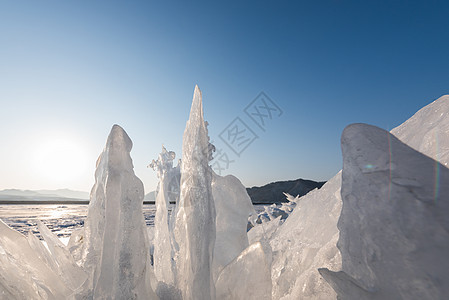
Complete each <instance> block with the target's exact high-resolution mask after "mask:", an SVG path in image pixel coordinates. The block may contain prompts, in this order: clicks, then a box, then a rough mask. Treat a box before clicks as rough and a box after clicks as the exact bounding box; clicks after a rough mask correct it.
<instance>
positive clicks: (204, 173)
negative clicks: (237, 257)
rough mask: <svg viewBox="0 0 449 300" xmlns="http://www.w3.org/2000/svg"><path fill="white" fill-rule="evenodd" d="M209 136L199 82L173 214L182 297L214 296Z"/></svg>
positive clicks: (212, 205) (213, 215) (186, 134)
mask: <svg viewBox="0 0 449 300" xmlns="http://www.w3.org/2000/svg"><path fill="white" fill-rule="evenodd" d="M208 148H209V137H208V135H207V128H206V124H205V122H204V119H203V106H202V99H201V91H200V89H199V88H198V86H196V87H195V92H194V96H193V101H192V108H191V111H190V117H189V120H188V121H187V125H186V128H185V131H184V136H183V143H182V164H181V197H180V202H179V206H178V212H177V216H176V227H177V228H178V229H179V230H178V232H177V233H178V235H177V236H176V241H177V243H178V245H179V248H180V250H179V255H178V257H177V267H178V273H177V275H178V288H179V289H180V290H181V291H182V295H183V299H184V300H188V299H198V300H202V299H215V287H214V282H213V278H212V259H213V251H214V245H215V204H214V200H213V198H212V188H211V182H212V173H211V168H210V167H209V164H208V163H209V157H208V155H209V153H208V151H207V149H208Z"/></svg>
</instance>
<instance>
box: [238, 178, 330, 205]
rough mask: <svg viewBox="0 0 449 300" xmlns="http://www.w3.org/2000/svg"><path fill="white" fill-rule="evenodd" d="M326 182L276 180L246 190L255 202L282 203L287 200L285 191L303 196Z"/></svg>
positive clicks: (294, 195)
mask: <svg viewBox="0 0 449 300" xmlns="http://www.w3.org/2000/svg"><path fill="white" fill-rule="evenodd" d="M325 183H326V181H321V182H317V181H313V180H305V179H296V180H288V181H276V182H272V183H269V184H266V185H264V186H260V187H259V186H255V187H252V188H247V189H246V191H247V192H248V195H249V197H250V198H251V201H252V202H253V204H271V203H281V202H286V199H285V195H284V194H283V193H288V194H290V195H292V196H293V197H296V196H300V197H301V196H304V195H305V194H307V193H308V192H310V191H311V190H313V189H316V188H318V189H319V188H321V187H322V186H323V184H325Z"/></svg>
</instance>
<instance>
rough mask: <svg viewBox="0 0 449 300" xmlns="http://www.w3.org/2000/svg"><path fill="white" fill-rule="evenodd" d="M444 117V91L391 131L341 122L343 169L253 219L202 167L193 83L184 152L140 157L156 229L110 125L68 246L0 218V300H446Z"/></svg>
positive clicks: (231, 185)
mask: <svg viewBox="0 0 449 300" xmlns="http://www.w3.org/2000/svg"><path fill="white" fill-rule="evenodd" d="M448 114H449V97H448V96H444V97H441V98H440V99H438V100H436V101H435V102H433V103H431V104H429V105H428V106H426V107H424V108H423V109H421V110H420V111H419V112H417V113H416V114H415V115H414V116H413V117H412V118H410V119H409V120H408V121H406V122H405V123H403V124H402V125H400V126H399V127H397V128H395V129H393V130H392V131H391V133H389V132H386V131H384V130H382V129H379V128H377V127H374V126H370V125H365V124H353V125H350V126H348V127H347V128H346V129H345V130H344V132H343V135H342V153H343V169H342V171H340V172H339V173H338V174H336V175H335V176H334V177H333V178H332V179H330V180H329V181H328V182H327V183H326V184H325V185H324V186H323V187H322V188H321V189H318V190H313V191H312V192H310V193H309V194H307V195H305V196H303V197H301V198H298V197H294V196H291V195H288V194H286V197H287V199H286V200H287V201H286V202H285V203H283V204H282V205H272V206H266V207H265V210H264V211H263V212H260V213H259V214H257V213H256V212H255V210H254V207H253V206H252V203H251V199H250V198H249V196H248V194H247V192H246V189H245V187H244V186H243V184H242V183H241V182H240V181H239V180H238V179H237V178H236V177H234V176H231V175H228V176H224V177H223V176H219V175H217V174H215V173H214V171H213V170H212V169H211V167H210V166H209V163H210V161H211V159H212V156H213V150H214V146H213V145H212V144H211V143H210V142H209V136H208V130H207V122H205V121H204V117H203V106H202V95H201V91H200V90H199V88H198V87H197V86H196V87H195V90H194V96H193V101H192V107H191V111H190V116H189V120H188V121H187V125H186V129H185V132H184V136H183V144H182V160H181V161H180V162H178V165H177V166H176V167H174V166H173V161H174V159H175V153H174V152H172V151H167V149H166V148H165V147H163V148H162V152H161V153H160V155H159V157H158V159H156V160H153V162H152V163H151V165H150V166H151V167H152V168H153V169H154V170H155V171H157V174H158V177H159V185H158V190H157V196H156V208H157V210H156V216H155V226H154V229H149V228H147V227H146V226H145V221H144V218H143V214H142V205H143V197H144V190H143V184H142V182H141V181H140V180H139V178H137V177H136V175H135V174H134V170H133V162H132V159H131V157H130V151H131V148H132V142H131V139H130V138H129V137H128V135H127V134H126V132H125V131H124V130H123V129H122V128H121V127H120V126H118V125H114V126H113V127H112V130H111V133H110V134H109V137H108V139H107V142H106V146H105V148H104V150H103V152H102V153H101V155H100V157H99V158H98V161H97V168H96V171H95V185H94V186H93V188H92V191H91V198H90V204H89V210H88V217H87V220H86V222H85V226H84V228H83V229H81V230H77V231H74V232H73V233H72V236H71V238H70V240H69V242H68V245H67V246H66V245H64V244H63V243H62V242H61V241H60V240H59V239H58V238H57V237H56V236H55V235H54V234H53V233H52V232H51V231H50V229H49V228H47V227H46V226H45V225H44V224H42V223H39V224H38V227H39V231H40V234H41V236H42V237H43V239H44V242H45V245H44V243H42V242H41V241H40V240H38V238H37V237H36V236H34V235H33V234H31V233H30V234H29V235H28V236H24V235H22V234H21V233H19V232H16V231H14V230H13V229H11V228H9V227H8V226H7V225H6V224H5V223H3V222H2V221H0V299H184V300H188V299H276V300H277V299H284V300H285V299H336V298H337V297H338V298H340V299H443V298H445V295H447V294H448V293H449V271H448V270H449V260H448V259H447V253H449V219H448V218H447V215H448V214H449V190H448V185H447V182H449V170H448V169H447V167H446V166H447V164H448V163H449V144H448V141H449V116H448ZM179 182H180V185H179ZM172 201H176V206H175V208H174V209H173V212H172V213H171V214H169V203H170V202H172Z"/></svg>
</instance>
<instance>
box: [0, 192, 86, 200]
mask: <svg viewBox="0 0 449 300" xmlns="http://www.w3.org/2000/svg"><path fill="white" fill-rule="evenodd" d="M77 200H78V201H87V200H89V193H88V192H81V191H73V190H69V189H59V190H37V191H32V190H19V189H6V190H1V191H0V201H1V202H5V201H26V202H31V201H35V202H39V201H50V202H56V201H77Z"/></svg>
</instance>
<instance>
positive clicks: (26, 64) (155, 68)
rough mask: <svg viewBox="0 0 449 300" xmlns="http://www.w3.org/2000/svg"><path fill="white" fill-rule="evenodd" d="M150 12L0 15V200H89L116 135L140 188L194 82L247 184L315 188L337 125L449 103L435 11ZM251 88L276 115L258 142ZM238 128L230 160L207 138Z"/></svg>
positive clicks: (332, 160) (110, 8) (447, 21)
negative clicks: (238, 148) (246, 133)
mask: <svg viewBox="0 0 449 300" xmlns="http://www.w3.org/2000/svg"><path fill="white" fill-rule="evenodd" d="M159 2H162V1H157V3H159ZM157 3H156V2H154V3H150V2H149V1H141V2H139V1H120V2H115V1H1V2H0V103H1V106H0V120H1V126H0V141H1V142H0V144H1V146H0V189H4V188H21V189H40V188H42V189H47V188H48V189H53V188H64V187H67V188H71V189H77V190H86V191H88V190H90V188H91V186H92V185H93V183H94V169H95V161H96V158H97V157H98V155H99V154H100V152H101V151H102V148H103V147H104V144H105V141H106V138H107V135H108V133H109V130H110V129H111V127H112V125H113V124H119V125H121V126H122V127H123V128H124V129H125V130H126V131H127V132H128V134H129V135H130V137H131V139H132V140H133V142H134V148H133V150H132V152H131V155H132V157H133V160H134V165H135V171H136V174H137V176H139V177H140V178H141V179H142V181H143V182H144V184H145V188H146V192H148V191H151V190H153V189H154V188H155V187H156V184H157V178H156V175H155V172H153V171H152V170H151V169H147V168H146V166H147V164H148V163H149V162H150V161H151V159H153V158H156V156H157V154H158V153H159V151H160V147H161V144H162V143H163V144H164V145H165V146H166V147H167V148H168V149H169V150H174V151H175V152H176V154H177V155H178V156H180V154H181V139H182V134H183V131H184V127H185V122H186V120H187V118H188V114H189V109H190V104H191V100H192V96H193V89H194V86H195V84H198V85H199V87H200V88H201V90H202V91H203V104H204V111H205V118H206V120H208V122H209V123H210V125H209V133H210V136H211V139H212V140H214V141H218V142H216V144H217V147H218V148H222V149H223V151H224V152H227V153H229V156H230V158H231V159H233V160H234V162H233V163H231V164H230V165H229V168H228V169H227V170H225V171H224V172H223V174H227V173H232V174H235V175H236V176H238V177H239V178H240V179H241V180H242V181H243V183H244V184H245V185H247V186H252V185H262V184H265V183H268V182H270V181H276V180H287V179H295V178H299V177H301V178H308V179H314V180H327V179H329V178H330V177H332V176H333V175H334V174H335V173H336V172H337V171H338V170H339V169H340V168H341V151H340V135H341V132H342V130H343V128H344V127H345V126H346V125H348V124H350V123H354V122H363V123H369V124H373V125H376V126H379V127H381V128H384V129H392V128H393V127H395V126H397V125H399V124H400V123H402V122H403V121H405V120H406V119H407V118H409V117H410V116H411V115H413V114H414V113H415V112H416V111H417V110H418V109H420V108H421V107H423V106H425V105H426V104H428V103H430V102H431V101H433V100H434V99H436V98H438V97H440V96H441V95H443V94H448V93H449V2H447V1H337V0H333V1H290V2H286V1H272V2H264V1H253V2H249V3H246V4H244V3H241V1H235V2H231V1H221V2H216V3H211V2H209V1H204V2H199V1H195V2H192V3H190V4H187V3H185V2H178V3H174V2H170V3H165V4H157ZM261 91H264V92H265V93H266V94H267V95H268V96H269V97H270V98H271V99H272V100H273V101H274V102H275V103H276V104H277V105H278V106H279V107H280V108H281V109H282V110H283V114H282V115H281V116H280V117H278V118H273V120H271V121H270V122H269V124H267V126H266V131H265V132H263V131H262V130H260V128H258V127H257V126H256V125H255V124H254V123H252V121H251V120H250V119H249V118H248V116H247V115H245V113H244V109H245V107H246V106H247V105H248V104H249V103H250V102H251V101H252V100H253V99H254V98H255V97H256V96H257V95H258V94H259V93H260V92H261ZM236 117H240V118H241V120H242V121H244V122H245V123H246V124H247V125H248V126H249V127H251V129H253V130H254V132H255V133H256V134H257V136H258V137H259V138H258V139H256V140H255V141H254V142H253V143H252V144H251V145H250V146H248V148H247V149H246V150H245V151H244V152H243V153H242V154H241V156H240V157H237V156H236V155H233V153H232V151H230V150H229V149H226V145H225V144H224V143H223V142H221V141H220V139H219V134H220V132H222V130H223V129H225V128H226V126H227V125H228V124H229V123H230V122H231V121H232V120H234V119H235V118H236ZM55 141H56V142H55ZM58 141H60V142H58ZM53 142H55V143H54V144H52V143H53ZM58 143H59V144H58ZM55 145H56V146H55ZM61 145H62V146H61ZM64 147H65V148H64ZM55 149H56V150H57V149H62V150H61V151H62V153H61V152H55V151H56V150H55ZM64 149H69V150H67V151H64ZM74 149H75V150H76V151H75V150H74ZM52 151H53V152H52ZM58 151H59V150H58ZM52 158H54V160H52ZM63 161H65V162H67V164H66V163H63ZM46 164H47V165H48V166H50V167H49V168H46V167H45V166H46ZM52 170H54V171H52ZM72 171H73V172H72ZM55 172H60V174H56V175H55ZM51 173H53V175H52V174H51ZM69 173H73V174H72V175H73V176H67V174H69Z"/></svg>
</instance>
